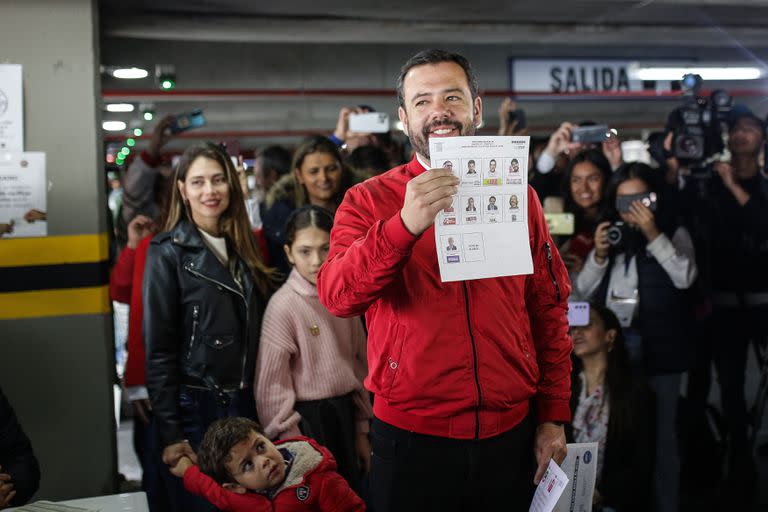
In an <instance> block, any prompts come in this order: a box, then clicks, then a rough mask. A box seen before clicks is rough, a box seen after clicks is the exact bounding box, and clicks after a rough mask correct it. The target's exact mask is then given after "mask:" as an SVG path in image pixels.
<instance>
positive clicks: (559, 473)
mask: <svg viewBox="0 0 768 512" xmlns="http://www.w3.org/2000/svg"><path fill="white" fill-rule="evenodd" d="M567 485H568V477H567V476H566V475H565V473H563V470H562V469H560V466H558V465H557V463H556V462H555V461H554V460H552V459H549V466H548V467H547V470H546V471H545V472H544V476H543V477H542V479H541V482H539V486H538V487H537V488H536V492H535V493H534V494H533V501H532V502H531V508H529V509H528V512H552V510H554V508H555V505H556V504H557V500H558V499H559V498H560V495H561V494H562V493H563V490H564V489H565V487H566V486H567Z"/></svg>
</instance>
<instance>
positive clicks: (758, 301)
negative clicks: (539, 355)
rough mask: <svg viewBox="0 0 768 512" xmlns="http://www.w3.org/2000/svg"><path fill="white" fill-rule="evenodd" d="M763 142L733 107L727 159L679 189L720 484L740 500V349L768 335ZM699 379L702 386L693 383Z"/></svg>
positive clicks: (756, 122) (751, 483)
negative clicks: (724, 457) (717, 426)
mask: <svg viewBox="0 0 768 512" xmlns="http://www.w3.org/2000/svg"><path fill="white" fill-rule="evenodd" d="M764 142H765V124H764V123H763V122H762V120H761V119H760V118H758V117H757V116H756V115H755V114H754V113H752V112H751V111H750V110H749V109H747V108H744V107H742V106H736V107H735V108H734V109H733V110H732V111H731V112H730V115H729V118H728V148H729V150H730V152H731V161H730V163H725V162H718V163H715V164H714V165H712V166H711V169H710V171H711V172H710V173H709V175H708V176H709V177H708V178H707V179H698V180H697V179H688V180H687V181H686V182H685V185H684V189H683V193H684V194H685V195H686V197H688V198H689V201H690V204H691V214H690V216H691V219H692V220H691V224H692V226H693V227H694V232H693V233H694V240H695V241H696V243H697V252H699V253H701V257H700V259H701V265H700V266H701V267H702V269H703V274H704V275H703V281H704V282H705V283H706V288H707V290H706V291H707V292H708V297H709V298H711V300H710V301H708V302H707V303H706V305H711V310H712V315H711V317H710V322H709V323H708V324H707V325H706V331H707V332H706V334H708V336H707V337H708V338H709V339H708V340H705V341H708V342H709V343H711V356H712V358H713V359H714V362H715V367H716V369H717V373H718V381H719V382H720V392H721V400H722V407H723V416H724V417H725V418H726V429H727V435H728V438H729V441H730V443H729V446H730V451H729V453H728V457H729V463H728V468H729V469H728V475H727V482H726V483H727V485H728V487H729V488H730V490H731V491H733V492H731V493H729V494H730V495H732V496H744V497H745V498H746V499H747V501H749V499H751V493H752V492H753V491H754V490H755V479H756V472H755V464H754V460H753V458H752V449H751V446H750V444H749V443H748V436H747V432H748V427H747V424H748V415H747V407H746V400H745V396H744V375H745V373H746V362H747V349H748V347H749V342H750V340H752V341H755V342H757V341H763V340H765V339H766V336H767V335H768V323H767V322H766V321H765V318H766V314H768V266H766V262H768V215H766V213H768V192H767V191H766V188H765V180H764V179H763V177H762V175H761V173H760V165H759V157H760V152H761V149H762V145H763V143H764ZM669 163H670V164H671V167H673V168H675V167H676V166H677V165H678V162H677V161H676V159H674V158H673V159H671V160H670V161H669ZM682 173H683V171H681V174H682ZM705 176H707V174H705ZM702 348H703V349H704V347H702ZM702 352H704V353H703V354H701V357H700V358H701V361H700V364H699V371H700V372H701V375H697V376H695V377H696V378H695V379H693V378H692V381H694V382H692V386H694V391H693V392H694V393H698V395H697V396H699V398H700V401H701V402H703V401H704V399H705V397H706V396H707V394H708V391H709V390H708V389H707V388H708V375H709V368H710V360H709V357H708V356H709V354H707V353H706V350H702ZM700 381H703V387H704V389H699V388H697V387H695V384H700Z"/></svg>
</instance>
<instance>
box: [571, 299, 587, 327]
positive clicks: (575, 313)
mask: <svg viewBox="0 0 768 512" xmlns="http://www.w3.org/2000/svg"><path fill="white" fill-rule="evenodd" d="M568 325H569V326H571V327H584V326H586V325H589V302H569V303H568Z"/></svg>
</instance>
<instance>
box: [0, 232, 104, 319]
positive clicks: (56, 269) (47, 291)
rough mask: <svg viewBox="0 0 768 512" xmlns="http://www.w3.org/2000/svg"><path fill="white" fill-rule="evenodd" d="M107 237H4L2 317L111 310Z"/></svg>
mask: <svg viewBox="0 0 768 512" xmlns="http://www.w3.org/2000/svg"><path fill="white" fill-rule="evenodd" d="M108 260H109V239H108V237H107V234H106V233H100V234H95V235H70V236H49V237H44V238H4V239H0V320H9V319H18V318H39V317H50V316H66V315H85V314H96V313H108V312H110V311H111V303H110V300H109V261H108Z"/></svg>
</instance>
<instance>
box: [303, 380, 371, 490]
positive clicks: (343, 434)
mask: <svg viewBox="0 0 768 512" xmlns="http://www.w3.org/2000/svg"><path fill="white" fill-rule="evenodd" d="M293 408H294V409H295V410H296V412H298V413H299V414H300V415H301V421H300V422H299V429H300V430H301V433H302V434H303V435H305V436H307V437H311V438H312V439H314V440H315V441H317V442H318V443H320V444H321V445H323V446H325V447H326V448H328V450H330V452H331V453H332V454H333V458H334V459H336V465H337V467H338V472H339V474H340V475H341V476H343V477H344V478H345V479H346V480H347V482H348V483H349V485H350V486H351V487H352V488H353V489H355V491H358V493H359V490H360V476H361V475H360V465H359V464H358V462H357V451H356V450H355V436H357V433H356V432H355V404H354V402H353V401H352V394H351V393H350V394H347V395H344V396H338V397H333V398H325V399H322V400H307V401H304V402H296V403H295V404H294V406H293Z"/></svg>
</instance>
